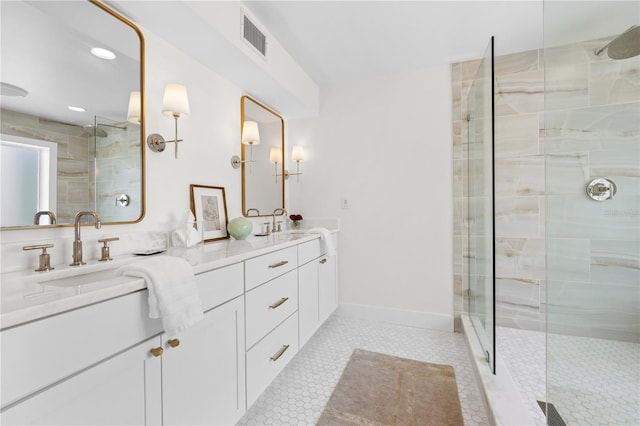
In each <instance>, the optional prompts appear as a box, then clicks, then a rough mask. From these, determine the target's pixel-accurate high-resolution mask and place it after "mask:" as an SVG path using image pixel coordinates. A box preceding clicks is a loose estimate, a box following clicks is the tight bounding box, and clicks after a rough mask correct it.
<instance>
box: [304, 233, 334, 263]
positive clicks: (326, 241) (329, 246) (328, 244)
mask: <svg viewBox="0 0 640 426" xmlns="http://www.w3.org/2000/svg"><path fill="white" fill-rule="evenodd" d="M305 234H320V242H321V243H322V249H323V251H324V252H325V253H326V254H327V256H335V254H336V248H335V247H334V246H333V237H332V236H331V232H329V230H328V229H327V228H311V229H309V230H308V231H307V232H305Z"/></svg>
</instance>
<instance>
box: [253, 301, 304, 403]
mask: <svg viewBox="0 0 640 426" xmlns="http://www.w3.org/2000/svg"><path fill="white" fill-rule="evenodd" d="M297 352H298V314H297V312H296V313H294V314H293V315H291V316H290V317H289V318H287V320H286V321H285V322H284V323H282V324H281V325H280V326H279V327H278V328H276V329H275V330H273V331H272V332H271V333H269V334H268V335H267V336H266V337H265V338H264V339H263V340H262V341H260V343H258V344H257V345H255V346H254V347H253V348H251V350H249V352H247V407H250V406H251V404H253V403H254V402H255V400H256V399H257V398H258V397H259V396H260V394H261V393H262V392H263V391H264V390H265V389H266V388H267V386H269V384H270V383H271V382H272V381H273V379H274V378H275V377H276V376H277V375H278V373H280V371H282V369H283V368H284V367H285V366H286V365H287V363H288V362H289V361H290V360H291V359H292V358H293V357H294V355H295V354H296V353H297Z"/></svg>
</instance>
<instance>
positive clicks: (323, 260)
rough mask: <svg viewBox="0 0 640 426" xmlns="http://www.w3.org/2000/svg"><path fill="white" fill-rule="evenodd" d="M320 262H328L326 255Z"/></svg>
mask: <svg viewBox="0 0 640 426" xmlns="http://www.w3.org/2000/svg"><path fill="white" fill-rule="evenodd" d="M320 263H321V264H322V265H324V264H325V263H327V258H326V257H325V258H322V259H320Z"/></svg>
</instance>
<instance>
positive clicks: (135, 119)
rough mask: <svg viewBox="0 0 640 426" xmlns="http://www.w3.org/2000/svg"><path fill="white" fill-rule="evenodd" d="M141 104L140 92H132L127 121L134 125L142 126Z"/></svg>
mask: <svg viewBox="0 0 640 426" xmlns="http://www.w3.org/2000/svg"><path fill="white" fill-rule="evenodd" d="M141 105H142V104H141V102H140V92H131V94H130V95H129V109H127V121H128V122H129V123H133V124H140V117H142V112H141V110H142V107H141Z"/></svg>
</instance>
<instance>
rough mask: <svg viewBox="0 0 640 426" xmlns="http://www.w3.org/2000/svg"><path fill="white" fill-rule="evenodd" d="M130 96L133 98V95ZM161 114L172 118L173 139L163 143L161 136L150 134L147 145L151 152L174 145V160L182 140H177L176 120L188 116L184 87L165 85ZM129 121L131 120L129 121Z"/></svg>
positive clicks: (187, 100)
mask: <svg viewBox="0 0 640 426" xmlns="http://www.w3.org/2000/svg"><path fill="white" fill-rule="evenodd" d="M131 96H133V93H132V94H131ZM138 108H140V107H138ZM129 109H131V100H130V101H129ZM162 113H163V114H164V115H169V116H172V117H173V120H174V125H175V138H174V139H173V140H171V141H165V140H164V138H163V137H162V135H160V134H158V133H152V134H150V135H149V136H147V145H148V146H149V149H151V151H153V152H162V151H164V148H165V146H166V144H168V143H174V144H175V158H178V144H179V143H180V142H182V139H178V118H180V117H187V116H188V115H189V98H188V97H187V88H186V87H184V86H183V85H181V84H176V83H169V84H167V86H166V87H165V88H164V97H163V98H162ZM129 121H131V120H130V119H129Z"/></svg>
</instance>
